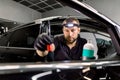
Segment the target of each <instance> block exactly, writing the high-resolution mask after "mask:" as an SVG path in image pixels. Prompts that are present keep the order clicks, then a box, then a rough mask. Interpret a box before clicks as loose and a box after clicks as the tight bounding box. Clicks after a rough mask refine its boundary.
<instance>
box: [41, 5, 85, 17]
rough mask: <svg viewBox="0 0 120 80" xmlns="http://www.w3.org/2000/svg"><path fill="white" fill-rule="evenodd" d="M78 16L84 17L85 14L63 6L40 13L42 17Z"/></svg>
mask: <svg viewBox="0 0 120 80" xmlns="http://www.w3.org/2000/svg"><path fill="white" fill-rule="evenodd" d="M68 15H72V16H80V17H84V18H86V16H85V15H83V14H81V13H78V12H77V11H75V10H73V9H71V8H70V7H67V6H66V7H63V8H58V9H55V10H52V11H48V12H45V13H43V14H42V17H49V16H68Z"/></svg>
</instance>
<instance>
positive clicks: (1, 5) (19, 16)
mask: <svg viewBox="0 0 120 80" xmlns="http://www.w3.org/2000/svg"><path fill="white" fill-rule="evenodd" d="M0 18H3V19H8V20H12V21H17V22H20V23H27V22H30V21H32V20H35V19H38V18H41V13H39V12H37V11H35V10H32V9H30V8H27V7H25V6H24V5H21V4H18V3H16V2H14V1H12V0H0Z"/></svg>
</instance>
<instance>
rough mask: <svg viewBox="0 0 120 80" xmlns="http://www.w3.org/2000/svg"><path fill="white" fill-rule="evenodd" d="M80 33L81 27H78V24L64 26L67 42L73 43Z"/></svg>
mask: <svg viewBox="0 0 120 80" xmlns="http://www.w3.org/2000/svg"><path fill="white" fill-rule="evenodd" d="M73 23H76V22H73ZM79 33H80V28H78V27H77V26H73V27H65V26H63V34H64V37H65V39H66V41H67V43H73V42H74V41H75V40H76V39H77V37H78V34H79Z"/></svg>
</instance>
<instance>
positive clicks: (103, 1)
mask: <svg viewBox="0 0 120 80" xmlns="http://www.w3.org/2000/svg"><path fill="white" fill-rule="evenodd" d="M85 2H86V3H88V4H90V5H91V6H92V7H94V8H95V9H97V10H99V11H100V12H101V13H103V14H104V15H106V16H107V17H109V18H111V19H112V20H114V21H115V22H117V23H119V24H120V0H85Z"/></svg>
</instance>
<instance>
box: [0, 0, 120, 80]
mask: <svg viewBox="0 0 120 80" xmlns="http://www.w3.org/2000/svg"><path fill="white" fill-rule="evenodd" d="M58 1H60V2H64V3H65V4H67V5H68V6H70V7H72V8H73V9H76V10H78V11H80V12H82V13H84V14H85V15H87V16H89V17H90V18H92V19H80V18H79V17H77V18H78V19H79V21H80V22H81V33H80V36H81V37H90V36H91V35H92V36H93V37H92V36H91V37H92V40H93V38H94V40H93V42H95V44H96V47H95V48H96V49H95V50H96V59H95V60H90V61H62V62H40V61H42V59H40V57H39V56H38V55H37V54H36V51H35V49H34V48H33V45H34V41H35V39H36V37H37V36H38V35H39V34H41V33H43V32H45V33H48V34H50V35H53V36H56V35H59V34H62V27H61V23H62V21H63V20H64V19H65V18H66V17H63V16H55V17H49V18H44V19H38V20H35V21H34V22H31V23H29V24H25V25H22V26H18V27H15V28H13V29H11V30H9V31H8V32H7V33H5V34H3V35H2V36H1V37H0V60H1V62H2V63H1V64H0V70H1V72H0V73H1V76H0V77H2V79H3V80H5V79H7V77H8V78H13V77H11V76H16V78H17V77H18V78H19V79H24V77H27V76H24V75H29V76H30V77H29V78H32V79H33V80H37V79H38V78H39V79H40V77H44V76H46V75H52V72H51V70H56V72H59V69H83V68H86V67H96V68H97V69H98V71H102V72H103V75H102V74H99V75H100V77H105V79H107V77H106V74H109V73H106V70H107V72H109V70H111V68H116V67H117V68H118V67H119V66H120V64H119V62H120V60H119V59H120V57H119V55H120V31H119V28H120V26H119V25H118V24H116V23H114V22H113V21H111V20H110V19H108V18H107V17H105V16H103V15H102V14H100V13H99V12H97V11H96V10H93V9H91V8H89V7H88V6H86V5H84V4H83V3H81V2H79V1H77V0H58ZM73 5H75V6H73ZM86 34H87V35H86ZM88 34H90V35H88ZM88 39H89V38H88ZM104 68H105V69H104ZM118 69H119V68H118ZM42 72H43V73H42ZM39 74H40V75H42V74H45V75H43V76H39ZM3 75H4V76H3ZM37 75H38V76H37ZM6 76H7V77H6ZM21 76H22V77H21ZM115 76H117V75H115ZM20 77H21V78H20ZM27 78H28V77H27ZM27 78H25V79H27ZM111 78H114V76H112V77H111ZM41 79H42V78H41ZM47 79H48V78H47ZM49 79H50V78H49ZM116 80H117V78H116Z"/></svg>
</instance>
